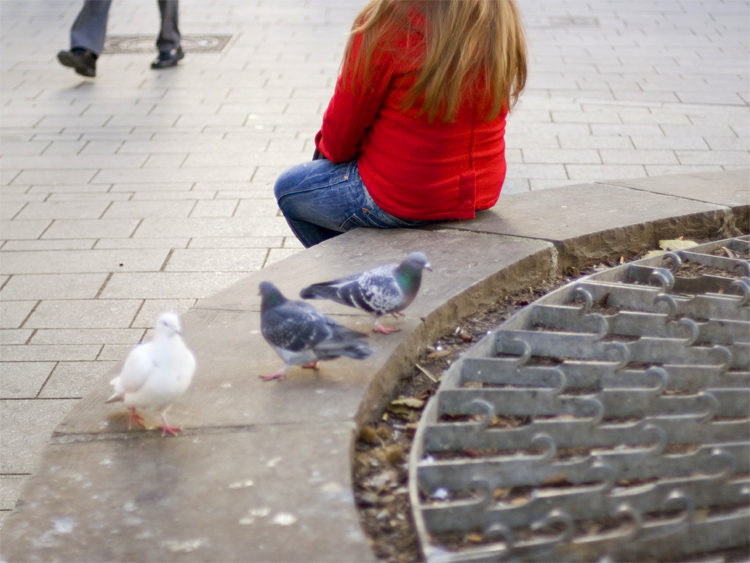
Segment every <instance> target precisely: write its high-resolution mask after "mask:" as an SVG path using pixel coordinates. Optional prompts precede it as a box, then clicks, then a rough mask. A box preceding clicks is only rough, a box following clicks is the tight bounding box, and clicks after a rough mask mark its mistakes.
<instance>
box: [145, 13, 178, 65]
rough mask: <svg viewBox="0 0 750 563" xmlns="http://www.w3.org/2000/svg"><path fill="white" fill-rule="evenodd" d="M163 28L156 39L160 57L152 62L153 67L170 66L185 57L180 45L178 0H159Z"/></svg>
mask: <svg viewBox="0 0 750 563" xmlns="http://www.w3.org/2000/svg"><path fill="white" fill-rule="evenodd" d="M159 13H160V14H161V30H160V32H159V37H158V38H157V39H156V47H157V48H158V49H159V57H158V58H157V59H156V60H155V61H154V62H153V63H151V68H157V69H158V68H168V67H171V66H175V65H176V64H177V61H179V60H180V59H182V58H184V57H185V54H184V53H183V51H182V47H181V46H180V29H179V27H178V15H179V2H178V0H159Z"/></svg>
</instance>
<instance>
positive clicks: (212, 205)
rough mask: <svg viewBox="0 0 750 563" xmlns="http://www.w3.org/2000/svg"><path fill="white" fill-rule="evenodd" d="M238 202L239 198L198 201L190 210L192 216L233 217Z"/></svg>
mask: <svg viewBox="0 0 750 563" xmlns="http://www.w3.org/2000/svg"><path fill="white" fill-rule="evenodd" d="M238 204H239V200H237V199H225V200H221V201H216V200H203V201H198V202H197V203H196V204H195V207H194V208H193V210H192V211H191V212H190V217H231V216H232V215H234V211H235V209H237V205H238Z"/></svg>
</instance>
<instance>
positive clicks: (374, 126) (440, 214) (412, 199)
mask: <svg viewBox="0 0 750 563" xmlns="http://www.w3.org/2000/svg"><path fill="white" fill-rule="evenodd" d="M391 41H393V42H394V43H395V44H396V45H397V46H398V47H399V49H398V55H396V54H394V53H393V52H392V51H389V50H386V49H376V51H375V54H374V55H373V59H372V63H371V65H370V71H371V72H372V76H371V83H368V84H367V86H363V78H362V77H361V76H358V77H355V80H354V85H353V87H352V86H351V83H350V82H349V80H350V78H349V77H347V78H346V82H344V77H343V76H339V78H338V81H337V83H336V89H335V91H334V94H333V98H331V102H330V103H329V104H328V109H327V110H326V112H325V115H324V116H323V126H322V128H321V130H320V131H319V132H318V134H317V135H316V136H315V144H316V146H317V148H318V150H319V151H320V152H321V154H322V155H323V156H325V157H326V158H327V159H328V160H330V161H332V162H335V163H341V162H349V161H351V160H354V159H357V167H358V169H359V174H360V176H361V178H362V181H363V182H364V184H365V186H366V187H367V191H368V192H369V193H370V195H371V196H372V199H373V200H374V201H375V203H377V204H378V206H379V207H380V208H381V209H383V210H384V211H386V212H388V213H390V214H391V215H394V216H395V217H399V218H401V219H414V220H423V221H435V220H445V219H473V218H474V215H475V212H476V211H477V210H481V209H487V208H489V207H492V206H493V205H494V204H495V203H496V202H497V199H498V197H499V196H500V188H501V187H502V184H503V180H504V179H505V139H504V134H505V117H506V115H507V112H505V111H504V112H502V113H501V114H500V115H499V116H498V117H497V118H495V119H493V120H491V121H487V120H486V119H485V115H486V109H485V110H484V111H482V109H481V107H480V106H481V104H480V103H479V100H471V99H468V100H464V102H463V103H462V105H461V107H460V108H459V111H458V114H457V118H456V120H455V121H454V122H453V123H443V122H442V121H441V120H440V117H438V118H437V119H435V121H433V122H432V123H429V122H428V120H427V116H426V115H422V116H419V117H417V113H419V110H420V109H421V99H418V100H417V102H416V103H415V105H414V106H413V107H412V108H410V109H408V110H404V109H401V107H400V106H401V101H402V98H403V96H404V95H405V94H406V93H407V92H408V91H409V89H410V88H411V86H412V85H413V84H414V81H415V72H414V71H415V70H418V61H419V60H420V58H421V57H420V55H421V53H423V52H424V42H423V38H422V36H421V34H414V33H412V34H410V35H408V36H407V34H406V33H402V36H400V37H393V38H391ZM361 43H362V40H361V36H360V37H359V39H358V40H356V41H355V44H354V48H353V49H352V56H356V53H357V52H358V50H359V48H360V46H361ZM409 52H411V53H412V54H413V56H409V57H406V56H404V54H405V53H409ZM352 66H353V65H352ZM344 84H346V87H345V86H344ZM484 107H486V106H484Z"/></svg>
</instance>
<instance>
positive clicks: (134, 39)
mask: <svg viewBox="0 0 750 563" xmlns="http://www.w3.org/2000/svg"><path fill="white" fill-rule="evenodd" d="M231 38H232V36H231V35H183V36H182V39H181V45H182V48H183V50H184V51H185V52H188V53H218V52H220V51H221V50H222V49H223V48H224V47H226V45H227V43H229V40H230V39H231ZM155 51H156V36H154V35H111V36H109V37H107V41H106V42H105V43H104V51H102V53H103V54H105V55H115V54H118V53H153V52H155Z"/></svg>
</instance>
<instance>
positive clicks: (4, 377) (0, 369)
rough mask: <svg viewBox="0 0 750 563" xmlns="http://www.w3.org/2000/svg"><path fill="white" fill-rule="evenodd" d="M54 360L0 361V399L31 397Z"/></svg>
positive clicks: (45, 376)
mask: <svg viewBox="0 0 750 563" xmlns="http://www.w3.org/2000/svg"><path fill="white" fill-rule="evenodd" d="M55 365H56V362H7V361H3V362H0V399H33V398H34V397H36V396H37V394H38V393H39V390H40V389H41V388H42V385H44V382H45V381H46V380H47V378H48V377H49V374H50V373H52V370H53V369H54V367H55Z"/></svg>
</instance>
